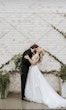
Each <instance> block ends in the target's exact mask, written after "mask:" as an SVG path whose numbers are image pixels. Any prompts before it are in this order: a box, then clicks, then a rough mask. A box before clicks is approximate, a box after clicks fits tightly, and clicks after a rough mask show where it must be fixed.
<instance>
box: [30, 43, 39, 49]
mask: <svg viewBox="0 0 66 110" xmlns="http://www.w3.org/2000/svg"><path fill="white" fill-rule="evenodd" d="M38 47H39V46H38V45H37V44H33V45H32V46H31V47H30V48H32V49H34V48H38Z"/></svg>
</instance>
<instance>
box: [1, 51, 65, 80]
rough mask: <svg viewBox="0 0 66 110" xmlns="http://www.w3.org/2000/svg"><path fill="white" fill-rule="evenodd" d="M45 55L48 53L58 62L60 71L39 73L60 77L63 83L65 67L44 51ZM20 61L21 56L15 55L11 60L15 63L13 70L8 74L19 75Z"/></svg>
mask: <svg viewBox="0 0 66 110" xmlns="http://www.w3.org/2000/svg"><path fill="white" fill-rule="evenodd" d="M45 52H46V53H48V54H49V55H50V56H51V57H53V58H54V59H55V60H56V61H58V62H59V63H60V64H61V68H60V71H56V70H52V71H41V72H42V73H43V74H44V73H46V74H50V73H52V74H54V75H56V76H58V77H61V78H62V80H63V81H65V80H66V65H65V64H63V62H61V61H60V60H59V59H58V58H56V57H55V56H54V55H52V54H51V53H50V52H48V51H46V50H45ZM21 59H22V54H18V55H15V56H14V57H13V58H12V59H11V60H13V61H14V63H15V70H11V71H9V72H7V73H8V74H15V73H16V72H17V73H20V68H21ZM11 60H10V61H11ZM10 61H8V62H7V63H5V64H4V65H2V66H1V67H0V69H2V68H3V67H4V66H5V65H8V64H9V63H10Z"/></svg>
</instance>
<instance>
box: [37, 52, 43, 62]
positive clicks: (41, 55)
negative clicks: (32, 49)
mask: <svg viewBox="0 0 66 110" xmlns="http://www.w3.org/2000/svg"><path fill="white" fill-rule="evenodd" d="M43 56H44V52H42V53H40V54H39V61H38V63H40V62H41V61H42V59H43Z"/></svg>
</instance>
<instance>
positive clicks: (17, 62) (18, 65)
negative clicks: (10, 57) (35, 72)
mask: <svg viewBox="0 0 66 110" xmlns="http://www.w3.org/2000/svg"><path fill="white" fill-rule="evenodd" d="M21 59H22V55H21V54H18V55H16V56H14V63H15V66H16V69H18V70H20V68H21Z"/></svg>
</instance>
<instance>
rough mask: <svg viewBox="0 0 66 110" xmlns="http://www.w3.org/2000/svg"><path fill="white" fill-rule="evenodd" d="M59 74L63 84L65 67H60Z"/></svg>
mask: <svg viewBox="0 0 66 110" xmlns="http://www.w3.org/2000/svg"><path fill="white" fill-rule="evenodd" d="M60 73H61V75H60V77H61V79H62V80H63V82H64V81H65V80H66V66H61V70H60Z"/></svg>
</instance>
